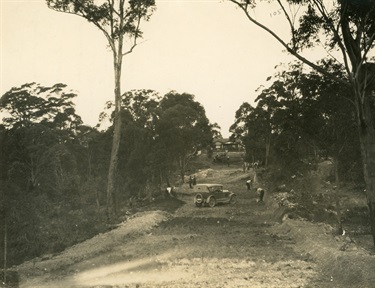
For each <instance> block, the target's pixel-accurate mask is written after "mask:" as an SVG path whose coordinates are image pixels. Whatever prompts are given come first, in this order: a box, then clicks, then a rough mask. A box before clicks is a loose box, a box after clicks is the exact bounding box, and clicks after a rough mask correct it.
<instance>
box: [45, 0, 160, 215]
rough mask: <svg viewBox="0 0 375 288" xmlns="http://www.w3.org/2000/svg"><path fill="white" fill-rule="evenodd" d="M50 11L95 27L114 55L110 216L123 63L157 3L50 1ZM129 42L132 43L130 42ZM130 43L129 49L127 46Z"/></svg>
mask: <svg viewBox="0 0 375 288" xmlns="http://www.w3.org/2000/svg"><path fill="white" fill-rule="evenodd" d="M46 1H47V5H48V7H49V8H51V9H53V10H56V11H59V12H64V13H69V14H74V15H78V16H80V17H83V18H85V19H86V20H88V21H89V22H90V23H92V24H94V25H95V26H96V27H97V28H98V29H99V30H100V31H101V32H102V33H103V34H104V36H105V37H106V39H107V41H108V44H109V46H110V48H111V50H112V54H113V70H114V80H115V81H114V82H115V83H114V84H115V85H114V86H115V89H114V94H115V114H114V132H113V141H112V150H111V159H110V164H109V170H108V182H107V215H108V218H109V219H111V218H112V217H113V215H114V214H116V203H115V200H114V199H115V191H116V185H115V184H116V171H117V166H118V154H119V149H120V139H121V117H120V111H121V101H122V100H121V96H122V93H121V72H122V60H123V57H124V56H125V55H127V54H130V53H132V51H133V50H134V48H135V47H136V46H137V44H138V40H139V38H141V37H142V31H141V30H140V26H141V22H142V20H145V21H148V20H149V19H150V17H151V15H152V12H153V11H154V9H155V0H46ZM127 40H128V41H127ZM126 44H128V46H126Z"/></svg>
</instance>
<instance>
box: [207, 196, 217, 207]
mask: <svg viewBox="0 0 375 288" xmlns="http://www.w3.org/2000/svg"><path fill="white" fill-rule="evenodd" d="M215 205H216V199H215V198H214V197H210V199H209V200H208V206H210V207H211V208H212V207H215Z"/></svg>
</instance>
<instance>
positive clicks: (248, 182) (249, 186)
mask: <svg viewBox="0 0 375 288" xmlns="http://www.w3.org/2000/svg"><path fill="white" fill-rule="evenodd" d="M246 187H247V190H251V179H249V180H247V181H246Z"/></svg>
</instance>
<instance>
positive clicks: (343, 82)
mask: <svg viewBox="0 0 375 288" xmlns="http://www.w3.org/2000/svg"><path fill="white" fill-rule="evenodd" d="M229 1H231V2H233V3H234V4H236V5H237V6H238V7H240V8H241V10H243V11H244V13H245V15H246V17H247V18H248V19H249V20H250V21H251V22H252V23H254V24H255V25H257V26H258V27H260V28H262V29H263V30H265V31H266V32H268V33H269V34H270V35H272V36H273V37H274V38H275V39H276V40H277V41H278V42H279V43H280V44H281V45H282V46H283V47H284V48H285V49H286V50H287V51H288V52H289V53H290V54H292V55H293V56H294V57H296V58H297V59H298V60H300V61H302V62H303V63H305V64H307V65H308V66H310V67H311V68H313V69H315V70H316V71H318V72H320V73H321V74H323V75H326V76H327V77H329V78H330V79H333V80H334V81H337V82H339V83H342V84H344V85H348V82H347V81H345V80H343V79H341V78H338V77H336V76H335V75H333V74H331V73H329V72H327V71H326V70H325V69H324V68H322V67H320V66H319V65H317V64H314V63H313V62H311V61H309V60H308V59H306V58H305V57H303V56H302V55H300V54H298V53H297V52H296V51H295V50H294V49H293V48H291V47H289V45H288V44H286V43H285V42H284V41H283V40H282V39H281V38H280V37H279V36H278V35H277V34H276V33H275V32H273V31H272V30H271V29H269V28H268V27H266V26H265V25H263V24H261V23H259V22H258V21H256V20H255V19H254V18H253V17H251V16H250V14H249V12H248V11H247V10H246V9H245V7H246V6H244V5H242V4H241V3H240V2H239V1H237V0H229Z"/></svg>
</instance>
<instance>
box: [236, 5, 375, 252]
mask: <svg viewBox="0 0 375 288" xmlns="http://www.w3.org/2000/svg"><path fill="white" fill-rule="evenodd" d="M229 1H231V2H233V3H234V4H235V5H236V6H237V7H239V8H240V9H241V10H242V11H243V12H244V13H245V17H246V18H247V19H248V20H249V21H250V22H252V23H253V24H255V25H256V26H258V27H259V28H261V29H263V30H264V31H266V32H267V33H268V34H270V35H271V36H272V37H273V38H274V39H275V40H276V41H277V42H279V43H280V44H281V46H282V47H283V48H285V49H286V51H287V52H288V53H290V54H291V55H293V56H295V57H296V58H297V59H298V60H300V61H302V62H304V63H305V64H307V65H309V66H310V67H312V68H313V69H315V70H317V71H318V72H320V73H322V74H324V75H326V76H327V77H329V78H331V79H333V80H335V81H337V82H339V83H341V84H342V85H345V86H346V87H347V89H349V90H351V93H352V98H351V101H352V102H353V107H354V108H353V110H354V111H355V112H356V118H357V126H358V132H359V139H360V144H361V155H362V162H363V172H364V179H365V182H366V193H367V202H368V207H369V210H370V218H371V231H372V237H373V242H374V245H375V173H374V171H375V129H374V125H373V115H372V114H371V109H370V106H371V105H373V100H372V98H373V96H374V94H375V84H374V82H375V63H374V59H373V58H371V55H373V53H374V50H375V49H374V48H375V0H361V1H358V0H335V1H332V0H269V1H260V2H258V3H257V1H255V0H229ZM259 4H261V5H265V4H271V5H273V4H276V5H277V6H278V10H277V14H278V15H279V16H278V17H280V18H281V17H282V16H283V18H284V20H285V23H286V24H287V25H288V27H289V30H290V31H289V32H290V33H289V35H290V37H289V38H288V39H283V37H282V36H281V34H278V33H277V32H276V31H275V30H273V29H271V28H269V27H267V26H266V25H265V24H264V22H263V23H262V22H260V21H259V20H257V19H256V18H255V17H254V16H253V15H254V13H253V11H254V9H256V7H257V6H258V5H259ZM293 7H295V8H296V9H293ZM318 45H322V46H323V47H324V48H325V49H326V53H327V56H328V57H332V59H333V60H334V61H336V62H337V63H338V64H339V65H340V66H341V68H342V69H343V70H344V71H345V74H344V75H343V77H338V76H337V74H335V73H332V72H331V71H329V70H327V69H325V67H324V66H322V65H319V64H317V63H315V62H314V61H313V60H312V58H308V57H306V56H305V55H306V54H302V53H301V52H302V50H306V49H309V48H311V47H314V46H318Z"/></svg>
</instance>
